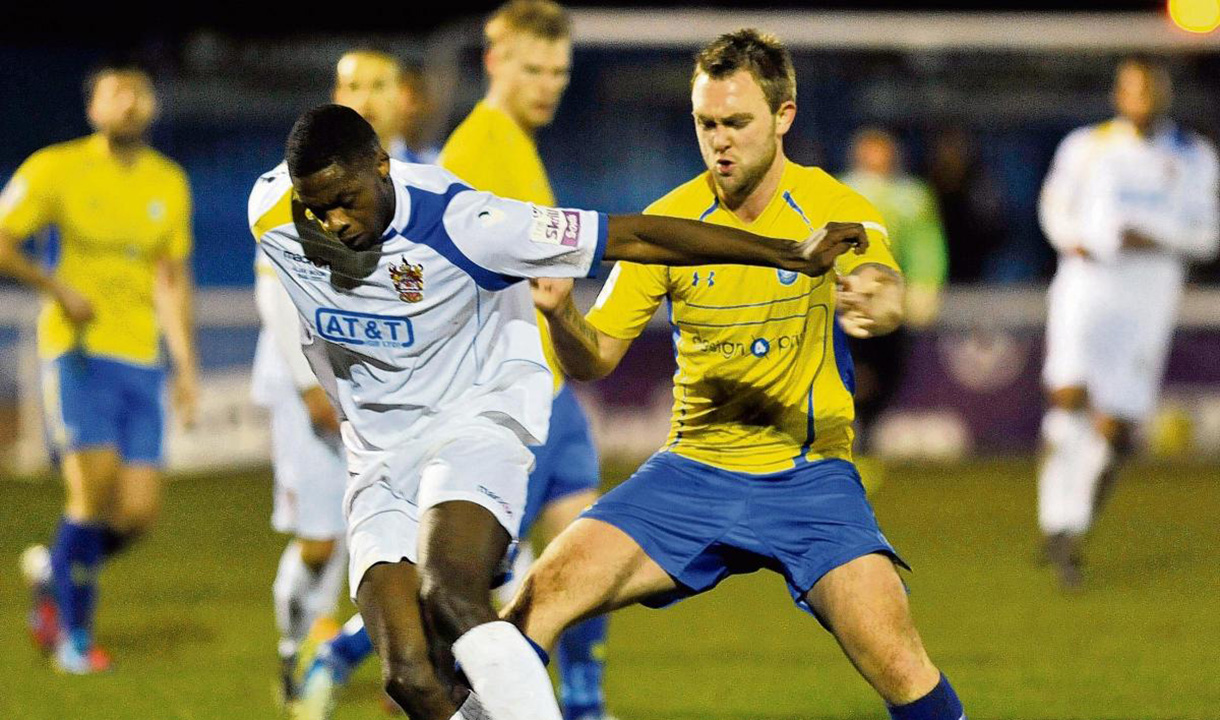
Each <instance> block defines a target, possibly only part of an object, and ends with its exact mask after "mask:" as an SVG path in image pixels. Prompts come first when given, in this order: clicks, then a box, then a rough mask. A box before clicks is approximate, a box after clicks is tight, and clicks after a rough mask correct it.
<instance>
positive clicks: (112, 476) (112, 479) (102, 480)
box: [61, 446, 121, 522]
mask: <svg viewBox="0 0 1220 720" xmlns="http://www.w3.org/2000/svg"><path fill="white" fill-rule="evenodd" d="M61 467H62V469H63V475H64V485H65V488H66V491H67V499H66V503H65V507H66V512H67V515H68V517H69V518H70V519H72V520H76V521H81V522H85V521H97V520H102V519H105V518H106V516H107V515H108V513H109V512H110V510H111V508H112V507H113V506H114V502H115V490H116V486H117V484H118V476H119V468H120V467H121V462H120V460H119V453H118V450H117V449H116V448H113V447H109V446H99V447H93V448H88V449H84V450H77V451H72V452H68V453H67V454H65V455H64V456H63V461H62V463H61Z"/></svg>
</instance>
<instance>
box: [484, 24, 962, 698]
mask: <svg viewBox="0 0 1220 720" xmlns="http://www.w3.org/2000/svg"><path fill="white" fill-rule="evenodd" d="M691 96H692V103H693V106H694V107H693V110H694V112H693V116H694V123H695V133H696V135H697V137H698V140H699V148H700V151H701V152H702V154H703V159H704V162H705V163H706V165H707V168H708V171H707V172H706V173H704V174H702V175H700V176H698V177H696V178H695V179H694V180H691V181H690V182H688V183H686V184H684V185H682V186H680V187H678V188H677V189H675V190H674V191H673V192H671V193H669V194H668V195H666V196H665V197H663V198H661V199H660V200H659V201H657V202H656V203H654V204H653V205H652V206H651V207H650V208H649V209H648V211H647V212H649V213H653V214H659V215H671V216H677V217H685V218H697V219H700V220H702V221H704V222H707V223H713V224H718V225H726V226H730V227H736V228H742V229H749V230H751V231H753V232H757V233H760V234H763V235H770V236H773V237H780V238H789V239H792V240H794V241H795V240H799V239H800V238H802V237H804V236H806V235H807V234H808V233H809V232H810V230H811V229H812V228H816V227H820V226H822V225H823V224H826V223H830V222H859V223H862V224H863V225H864V226H865V228H866V229H867V230H868V235H869V240H870V242H869V246H868V249H867V251H866V252H864V253H863V254H862V255H859V254H848V255H842V256H840V257H839V259H838V260H837V262H836V265H835V269H834V271H832V272H829V273H827V274H826V275H824V276H818V277H810V276H801V275H796V274H793V273H789V272H784V271H776V270H767V269H761V268H748V267H744V266H734V265H706V266H701V267H690V268H678V267H663V266H660V265H641V264H632V263H627V262H620V263H619V264H618V265H617V266H616V267H615V269H614V271H613V272H612V274H611V276H610V278H609V280H608V281H607V282H606V286H605V288H604V289H603V291H602V294H601V296H600V297H599V298H598V300H597V303H596V305H595V306H594V308H593V310H592V311H591V312H590V313H589V315H588V316H587V318H586V317H582V316H581V315H580V314H579V313H578V312H577V311H576V310H575V307H574V305H573V304H572V301H571V298H570V288H571V285H570V284H569V283H567V282H561V281H539V282H538V283H537V284H536V286H535V303H536V304H537V305H538V306H539V308H541V309H542V310H543V312H544V314H545V315H546V318H547V322H548V323H549V325H550V328H551V333H552V337H553V338H554V342H555V349H556V351H557V353H558V356H559V360H560V362H561V364H562V366H563V369H564V371H565V372H566V373H567V374H568V375H569V376H570V377H575V378H579V379H590V378H596V377H602V376H605V375H606V374H608V373H609V372H610V371H611V370H613V368H614V367H615V366H616V365H617V364H618V362H619V360H620V359H621V358H622V357H623V354H624V353H625V352H626V350H627V348H628V346H629V345H630V344H631V341H632V340H633V339H634V338H635V337H637V336H638V335H639V333H640V331H641V330H642V329H643V327H644V325H645V323H646V322H647V321H648V319H649V317H651V316H652V314H653V313H654V312H655V311H656V309H657V307H658V306H660V304H661V303H662V301H666V302H667V303H668V305H669V313H670V319H671V322H672V324H673V326H674V342H675V345H676V350H677V360H678V372H677V374H676V375H675V381H674V414H673V425H672V430H671V432H670V435H669V438H668V440H667V442H666V444H665V447H664V449H663V450H661V451H660V452H658V453H657V454H655V455H654V456H653V457H652V458H651V459H650V460H649V461H648V462H647V463H645V464H644V465H643V466H642V467H641V468H640V469H639V470H638V471H637V472H636V473H635V475H633V476H632V477H631V478H630V479H629V480H627V481H626V482H625V483H624V484H623V485H620V486H619V487H618V488H616V489H614V490H612V491H611V492H610V493H608V494H607V495H606V496H605V497H603V498H602V499H601V500H599V501H598V503H597V504H596V505H594V506H593V507H592V508H591V509H589V510H588V511H587V512H586V513H585V514H584V515H583V516H582V517H581V518H580V519H579V520H577V521H576V522H575V523H573V524H572V525H571V526H570V527H569V528H568V529H567V530H566V531H564V533H562V534H561V535H560V536H559V537H558V538H557V539H556V540H555V541H554V542H553V543H552V544H551V546H550V547H549V548H548V549H547V551H546V552H545V553H544V554H543V556H542V557H541V558H540V559H539V561H538V563H537V564H536V565H535V566H534V569H533V571H532V572H531V574H530V575H529V576H528V577H527V578H526V580H525V582H524V585H523V588H522V590H521V592H520V593H519V594H518V596H517V597H516V598H515V599H514V600H513V602H512V604H511V605H510V606H509V607H508V608H507V609H506V616H507V617H508V618H510V619H512V620H513V621H515V622H517V623H518V624H519V625H520V626H521V627H522V629H523V630H524V631H525V632H526V634H527V635H529V636H530V637H531V638H532V639H533V640H535V641H536V642H538V643H539V644H541V645H542V646H544V647H549V646H550V645H552V644H553V643H554V642H555V638H556V637H557V636H558V634H559V633H560V632H561V631H562V630H563V629H564V628H565V627H566V626H567V625H568V624H569V623H571V622H572V621H574V620H576V619H579V618H582V617H587V616H589V615H594V614H598V613H603V612H607V611H609V610H613V609H615V608H618V607H623V606H625V605H628V604H632V603H636V602H640V603H643V604H645V605H649V606H653V607H660V606H663V605H666V604H669V603H672V602H675V601H677V600H680V599H682V598H684V597H688V596H691V595H695V594H698V593H701V592H704V591H706V590H709V589H711V588H712V587H714V586H715V585H716V584H717V583H719V582H720V581H721V580H723V579H724V578H725V577H727V576H729V575H732V574H737V573H748V572H753V571H756V570H759V569H763V568H767V569H770V570H774V571H776V572H779V573H781V574H782V575H783V576H784V578H785V579H786V580H787V583H788V588H789V591H790V593H791V595H792V599H793V600H794V601H795V602H796V603H797V605H798V606H799V607H801V608H802V609H804V610H806V611H808V612H810V613H812V614H813V615H814V616H815V617H816V618H817V619H818V620H819V621H820V622H821V623H822V624H823V625H824V626H825V627H826V628H828V629H829V630H830V631H831V632H832V633H833V634H834V636H835V638H836V639H837V640H838V642H839V643H840V645H841V646H842V647H843V649H844V651H845V652H846V653H847V655H848V657H849V658H850V659H851V661H852V662H853V664H854V665H855V666H856V667H857V668H858V669H859V671H860V672H861V674H862V675H863V676H864V678H865V679H866V680H867V681H868V682H869V683H870V684H871V685H872V686H873V687H874V688H875V689H876V691H877V692H878V693H879V694H880V695H881V697H882V698H883V699H884V700H885V702H886V704H887V706H888V707H889V711H890V714H891V716H892V717H893V718H896V719H897V720H961V718H963V717H964V714H963V711H962V706H961V703H960V702H959V701H958V699H957V696H956V694H955V693H954V691H953V689H952V688H951V687H950V685H949V683H948V681H947V680H946V679H945V678H944V676H943V675H941V673H940V672H939V671H938V670H937V669H936V667H935V666H934V665H933V664H932V662H931V661H930V660H929V659H928V656H927V654H926V653H925V651H924V648H923V645H922V643H921V641H920V638H919V635H918V634H917V633H916V631H915V628H914V625H913V624H912V621H911V617H910V613H909V609H908V605H907V598H906V593H905V591H904V589H903V585H902V581H901V579H900V578H899V576H898V573H897V572H896V570H895V563H901V562H902V561H901V560H900V559H899V558H898V555H897V554H896V553H895V551H894V549H893V548H892V547H891V545H890V543H889V542H888V541H887V540H886V539H885V537H884V536H883V535H882V534H881V531H880V530H879V528H878V526H877V521H876V518H875V517H874V516H873V512H872V509H871V507H870V506H869V503H868V501H867V500H866V499H865V494H864V489H863V487H862V485H861V483H860V477H859V474H858V473H857V471H856V469H855V466H854V465H853V464H852V456H851V443H852V417H853V410H852V397H851V392H852V384H853V381H852V368H851V358H850V355H849V354H848V352H847V347H846V342H845V341H844V331H845V332H846V333H849V334H851V335H853V336H858V337H868V336H872V335H879V334H883V333H886V332H889V331H891V330H893V329H894V328H895V327H897V325H898V323H899V322H900V320H901V316H902V310H901V307H902V305H901V298H902V281H901V278H900V275H899V273H898V271H897V265H896V264H895V262H894V258H893V256H892V255H891V253H890V251H889V249H888V243H887V240H886V229H885V227H884V225H883V224H882V222H881V219H880V217H879V215H878V214H877V212H876V211H875V210H874V209H873V208H872V206H870V205H869V204H868V202H867V201H865V200H864V199H863V198H862V197H861V196H860V195H858V194H857V193H856V192H855V191H853V190H851V189H849V188H848V187H846V186H845V185H842V184H840V183H839V182H837V181H835V180H834V179H833V178H831V177H830V176H829V175H827V174H826V173H825V172H823V171H821V170H818V169H817V168H808V167H802V166H800V165H796V164H795V163H792V162H790V161H788V160H787V159H786V158H785V156H784V152H783V139H784V135H785V134H786V133H787V132H788V130H789V128H790V127H791V125H792V121H793V118H794V117H795V114H796V103H795V100H796V81H795V74H794V72H793V69H792V62H791V59H790V57H789V55H788V53H787V50H786V49H785V48H784V47H783V45H781V44H780V43H779V41H778V40H776V39H775V38H774V37H772V36H770V35H765V34H762V33H759V32H758V31H755V30H741V31H738V32H735V33H731V34H728V35H724V36H722V37H720V38H718V39H717V40H715V41H714V42H712V43H711V44H710V45H708V46H707V47H706V48H705V49H704V50H703V51H702V52H701V53H700V54H699V56H698V59H697V62H696V66H695V72H694V75H693V79H692V93H691Z"/></svg>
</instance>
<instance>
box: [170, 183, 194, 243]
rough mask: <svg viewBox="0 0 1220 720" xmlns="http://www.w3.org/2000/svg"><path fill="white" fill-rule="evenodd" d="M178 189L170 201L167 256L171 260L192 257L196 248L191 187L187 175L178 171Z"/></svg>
mask: <svg viewBox="0 0 1220 720" xmlns="http://www.w3.org/2000/svg"><path fill="white" fill-rule="evenodd" d="M177 174H178V181H177V183H176V184H177V186H178V187H177V189H176V190H175V191H174V195H173V197H172V198H171V200H170V208H171V209H170V218H171V219H170V228H169V238H168V242H167V243H166V248H165V255H166V257H167V258H169V259H171V260H185V259H186V258H188V257H190V255H191V249H192V247H193V246H194V239H193V236H192V234H191V185H190V181H189V180H188V179H187V177H186V173H184V172H182V171H181V170H178V173H177Z"/></svg>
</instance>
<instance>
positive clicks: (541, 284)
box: [530, 278, 576, 315]
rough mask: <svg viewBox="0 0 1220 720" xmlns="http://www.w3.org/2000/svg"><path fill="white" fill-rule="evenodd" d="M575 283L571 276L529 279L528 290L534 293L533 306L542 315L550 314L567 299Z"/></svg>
mask: <svg viewBox="0 0 1220 720" xmlns="http://www.w3.org/2000/svg"><path fill="white" fill-rule="evenodd" d="M575 284H576V282H575V281H574V280H572V278H533V279H531V280H530V290H531V291H532V292H533V293H534V307H536V308H538V310H539V311H540V312H542V314H543V315H550V314H551V313H553V312H555V311H556V310H558V309H559V308H561V307H563V305H564V303H566V302H567V301H568V298H570V297H571V296H572V288H573V287H574V286H575Z"/></svg>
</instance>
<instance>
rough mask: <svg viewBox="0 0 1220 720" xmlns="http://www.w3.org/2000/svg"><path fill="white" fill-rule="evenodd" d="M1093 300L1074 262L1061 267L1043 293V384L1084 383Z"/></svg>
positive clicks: (1086, 374) (1086, 377) (1049, 386)
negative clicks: (1045, 315)
mask: <svg viewBox="0 0 1220 720" xmlns="http://www.w3.org/2000/svg"><path fill="white" fill-rule="evenodd" d="M1094 301H1095V298H1094V297H1093V296H1092V295H1090V294H1089V292H1088V287H1087V277H1086V276H1085V275H1084V274H1083V272H1082V269H1081V268H1077V267H1075V266H1074V265H1073V266H1069V267H1066V268H1065V267H1061V268H1060V270H1059V272H1058V273H1057V274H1056V276H1055V279H1054V281H1052V283H1051V288H1050V292H1049V293H1048V294H1047V319H1046V357H1045V361H1044V363H1043V367H1042V380H1043V383H1044V384H1045V386H1046V387H1047V388H1049V389H1051V390H1055V389H1057V388H1066V387H1084V386H1085V385H1086V384H1087V382H1088V378H1089V372H1090V360H1089V357H1090V349H1089V344H1090V342H1092V337H1093V333H1092V332H1091V331H1090V325H1091V323H1092V316H1093V312H1092V310H1093V308H1092V303H1093V302H1094Z"/></svg>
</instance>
